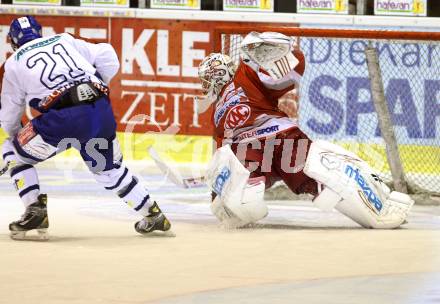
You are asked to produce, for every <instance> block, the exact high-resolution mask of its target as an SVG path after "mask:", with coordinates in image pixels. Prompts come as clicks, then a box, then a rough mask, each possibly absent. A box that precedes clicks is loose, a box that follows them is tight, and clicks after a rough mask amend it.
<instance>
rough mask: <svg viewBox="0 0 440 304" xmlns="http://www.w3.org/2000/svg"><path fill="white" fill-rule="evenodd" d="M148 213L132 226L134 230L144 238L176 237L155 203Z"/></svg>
mask: <svg viewBox="0 0 440 304" xmlns="http://www.w3.org/2000/svg"><path fill="white" fill-rule="evenodd" d="M148 212H149V213H150V214H149V215H147V216H146V217H144V218H143V219H142V220H141V221H139V222H137V223H136V224H135V225H134V229H136V231H137V232H139V233H140V234H142V235H145V236H169V237H174V236H176V235H175V234H174V233H173V232H172V231H171V230H170V229H171V224H170V222H169V221H168V219H167V218H166V217H165V215H164V214H163V213H162V211H161V210H160V208H159V206H158V205H157V203H156V202H154V204H153V205H152V206H151V207H150V208H149V209H148Z"/></svg>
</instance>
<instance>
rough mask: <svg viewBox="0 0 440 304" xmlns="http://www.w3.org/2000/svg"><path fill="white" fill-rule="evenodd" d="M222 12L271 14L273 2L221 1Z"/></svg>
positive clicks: (260, 0) (258, 0)
mask: <svg viewBox="0 0 440 304" xmlns="http://www.w3.org/2000/svg"><path fill="white" fill-rule="evenodd" d="M223 10H224V11H257V12H273V10H274V4H273V0H223Z"/></svg>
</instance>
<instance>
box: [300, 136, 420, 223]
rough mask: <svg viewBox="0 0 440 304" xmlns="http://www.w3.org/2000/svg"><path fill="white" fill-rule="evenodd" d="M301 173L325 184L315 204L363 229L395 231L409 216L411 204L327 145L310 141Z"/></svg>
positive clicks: (347, 154) (348, 155) (345, 153)
mask: <svg viewBox="0 0 440 304" xmlns="http://www.w3.org/2000/svg"><path fill="white" fill-rule="evenodd" d="M304 173H305V174H307V175H308V176H310V177H312V178H314V179H315V180H317V181H319V182H321V183H322V184H324V185H325V187H326V188H325V189H324V190H323V191H322V192H321V193H320V194H319V195H318V196H317V197H316V198H315V200H314V202H315V203H316V204H317V206H318V207H320V208H321V209H324V210H329V209H332V208H333V207H334V208H335V209H336V210H338V211H339V212H341V213H342V214H344V215H346V216H348V217H349V218H351V219H352V220H354V221H355V222H356V223H358V224H360V225H361V226H363V227H366V228H396V227H398V226H400V225H401V224H402V223H403V222H404V221H405V219H406V217H407V216H408V212H409V210H410V209H411V207H412V205H413V204H414V201H413V200H412V199H411V198H410V197H409V196H408V195H406V194H403V193H399V192H391V193H390V189H389V188H388V187H387V186H386V185H385V184H384V183H383V182H382V181H381V180H380V179H379V178H378V176H377V175H376V174H375V173H374V172H373V170H372V169H371V168H370V167H369V166H368V164H367V163H366V162H364V161H363V160H362V159H360V158H359V157H358V156H357V155H355V154H354V153H351V152H349V151H347V150H345V149H343V148H341V147H339V146H336V145H333V144H331V143H329V142H324V141H317V142H313V143H312V145H311V147H310V150H309V155H308V157H307V161H306V165H305V168H304Z"/></svg>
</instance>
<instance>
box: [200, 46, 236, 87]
mask: <svg viewBox="0 0 440 304" xmlns="http://www.w3.org/2000/svg"><path fill="white" fill-rule="evenodd" d="M234 73H235V65H234V63H233V62H232V60H231V58H230V57H229V56H227V55H223V54H220V53H212V54H209V55H208V56H207V57H206V58H205V59H204V60H203V61H202V62H201V63H200V65H199V78H200V81H201V83H202V89H203V94H204V95H208V94H210V93H212V92H213V93H215V94H218V93H219V92H220V90H221V89H222V88H223V86H224V85H225V84H226V83H228V82H229V81H230V80H231V79H232V77H233V76H234Z"/></svg>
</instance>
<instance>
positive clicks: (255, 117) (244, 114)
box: [213, 49, 305, 143]
mask: <svg viewBox="0 0 440 304" xmlns="http://www.w3.org/2000/svg"><path fill="white" fill-rule="evenodd" d="M293 54H294V55H295V57H296V58H297V59H298V61H299V63H298V64H297V66H296V67H294V69H292V70H291V71H290V72H288V73H287V74H286V75H285V76H284V77H283V78H282V79H279V80H274V79H273V78H272V77H271V76H269V75H268V73H267V72H265V71H264V70H262V69H259V68H258V67H257V66H256V65H254V64H253V63H252V62H247V63H245V62H243V61H241V62H240V64H239V66H238V68H237V71H236V73H235V75H234V78H233V80H232V81H231V82H229V83H228V84H226V85H225V86H224V87H223V89H222V91H221V93H220V94H219V96H218V101H217V102H216V104H215V109H214V113H213V123H214V126H215V136H216V139H217V141H222V140H223V139H226V138H227V139H228V142H234V143H237V142H245V141H250V140H252V139H257V138H263V137H267V136H274V135H276V134H278V133H279V132H282V131H284V130H288V129H291V128H295V127H298V124H297V120H296V119H291V118H289V117H287V115H286V114H285V113H283V112H281V111H280V110H279V109H278V99H279V98H280V97H282V96H283V95H284V94H286V93H287V92H289V91H291V90H292V89H294V87H295V84H298V83H299V81H300V79H301V76H302V74H303V73H304V69H305V59H304V55H303V53H302V52H301V51H300V50H298V49H295V50H294V51H293Z"/></svg>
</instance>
